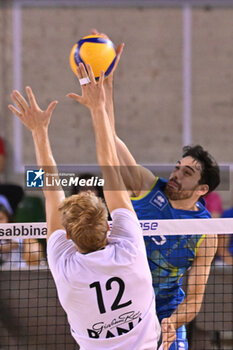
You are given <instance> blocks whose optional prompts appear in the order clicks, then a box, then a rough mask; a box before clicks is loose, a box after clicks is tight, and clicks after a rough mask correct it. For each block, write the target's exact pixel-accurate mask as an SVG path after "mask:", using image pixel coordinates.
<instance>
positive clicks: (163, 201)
mask: <svg viewBox="0 0 233 350" xmlns="http://www.w3.org/2000/svg"><path fill="white" fill-rule="evenodd" d="M150 203H151V204H152V205H153V206H155V207H156V208H158V209H160V210H163V209H164V207H165V206H166V205H167V203H168V202H167V198H166V197H165V196H164V194H163V193H162V192H161V191H157V192H156V193H155V194H154V196H153V197H152V198H151V200H150Z"/></svg>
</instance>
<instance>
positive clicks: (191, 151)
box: [182, 145, 220, 193]
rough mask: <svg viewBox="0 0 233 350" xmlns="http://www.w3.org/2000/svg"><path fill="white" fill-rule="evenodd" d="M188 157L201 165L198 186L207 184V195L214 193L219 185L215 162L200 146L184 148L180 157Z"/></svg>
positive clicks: (218, 173)
mask: <svg viewBox="0 0 233 350" xmlns="http://www.w3.org/2000/svg"><path fill="white" fill-rule="evenodd" d="M189 156H190V157H192V158H193V159H195V160H197V161H198V162H199V163H200V164H201V167H202V170H201V178H200V180H199V184H200V185H202V184H207V185H208V186H209V191H208V193H209V192H212V191H214V190H215V188H216V187H217V186H218V185H219V184H220V169H219V166H218V164H217V162H216V160H215V159H214V158H213V157H212V156H211V155H210V154H209V153H208V152H207V151H205V150H204V149H203V147H202V146H200V145H195V146H185V147H184V148H183V156H182V157H183V158H184V157H189Z"/></svg>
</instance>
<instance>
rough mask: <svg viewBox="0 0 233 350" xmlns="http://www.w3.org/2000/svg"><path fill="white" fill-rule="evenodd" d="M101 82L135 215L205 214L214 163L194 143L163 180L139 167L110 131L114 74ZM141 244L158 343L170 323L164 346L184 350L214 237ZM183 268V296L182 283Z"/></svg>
mask: <svg viewBox="0 0 233 350" xmlns="http://www.w3.org/2000/svg"><path fill="white" fill-rule="evenodd" d="M93 33H96V31H94V32H93ZM122 50H123V44H122V45H120V46H119V47H118V59H117V63H118V61H119V58H120V54H121V52H122ZM117 63H116V65H117ZM104 86H105V94H106V101H107V102H106V111H107V113H108V116H109V118H110V122H111V126H112V130H113V132H114V135H115V143H116V146H117V152H118V157H119V160H120V164H121V165H122V166H123V167H122V175H123V178H124V182H125V185H126V187H127V189H128V190H129V192H130V195H131V197H132V203H133V206H134V209H135V211H136V213H137V215H138V218H139V219H143V220H146V219H186V218H189V219H192V218H209V217H210V214H209V212H208V211H207V210H206V209H205V205H204V201H203V200H202V197H203V196H204V195H205V194H207V193H209V192H211V191H213V190H214V189H215V188H216V187H217V186H218V184H219V182H220V176H219V167H218V165H217V163H216V162H215V161H214V159H213V158H212V157H211V156H210V155H209V154H208V152H206V151H205V150H204V149H203V148H202V147H201V146H199V145H198V146H194V147H186V148H184V153H183V156H182V158H181V159H180V160H179V161H177V163H176V165H175V167H174V170H173V171H172V173H171V175H170V177H169V179H168V181H167V180H165V179H162V178H157V177H156V176H155V175H154V174H152V173H151V172H150V171H149V170H148V169H146V168H144V167H141V166H138V165H137V163H136V161H135V159H134V158H133V156H132V155H131V153H130V152H129V150H128V148H127V147H126V145H125V144H124V143H123V142H122V141H121V140H120V138H119V137H118V136H117V134H116V131H115V122H114V106H113V73H111V74H110V75H109V76H108V77H107V78H106V79H105V81H104ZM145 244H146V249H147V256H148V262H149V265H150V269H151V273H152V278H153V286H154V291H155V294H156V312H157V314H158V317H159V319H160V321H161V325H162V330H163V332H164V334H163V342H164V343H167V344H169V343H170V342H169V339H170V340H171V337H172V335H171V336H170V335H169V332H168V334H165V332H166V329H167V325H169V324H172V325H173V327H174V328H175V329H176V333H177V337H176V340H175V342H173V343H172V345H171V346H170V347H169V350H186V349H188V342H187V339H186V330H185V326H184V325H185V324H187V323H188V322H190V321H191V320H193V319H194V317H195V316H196V315H197V313H198V312H199V310H200V307H201V303H202V299H203V295H204V291H205V285H206V282H207V280H208V276H209V272H210V266H211V262H212V260H213V257H214V255H215V252H216V248H217V239H216V237H215V236H214V235H213V236H212V235H208V236H206V237H205V236H203V235H202V234H201V232H200V235H193V236H185V235H184V236H169V235H168V236H164V237H161V238H160V237H156V236H154V237H147V238H145ZM187 270H189V275H188V283H187V292H186V296H185V294H184V292H183V290H182V288H181V284H182V276H183V274H184V273H185V272H186V271H187ZM169 337H170V338H169ZM169 345H170V344H169ZM165 347H166V348H167V345H166V346H165Z"/></svg>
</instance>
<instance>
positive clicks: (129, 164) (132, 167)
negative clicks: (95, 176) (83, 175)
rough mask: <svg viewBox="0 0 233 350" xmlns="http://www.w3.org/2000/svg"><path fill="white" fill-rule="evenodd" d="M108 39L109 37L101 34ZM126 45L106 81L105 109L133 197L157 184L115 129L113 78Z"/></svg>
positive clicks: (118, 50) (125, 178)
mask: <svg viewBox="0 0 233 350" xmlns="http://www.w3.org/2000/svg"><path fill="white" fill-rule="evenodd" d="M92 34H99V33H98V31H97V30H96V29H92ZM101 35H104V36H106V37H107V35H105V34H103V33H101ZM123 48H124V44H123V43H122V44H120V45H119V46H118V47H117V59H116V62H115V66H114V69H113V70H112V72H111V73H110V74H109V75H108V76H107V77H106V79H104V90H105V96H106V98H105V108H106V112H107V114H108V117H109V121H110V126H111V129H112V132H113V136H114V140H115V144H116V150H117V155H118V159H119V163H120V167H121V175H122V177H123V180H124V183H125V186H126V188H127V190H129V192H130V195H131V196H139V195H141V194H142V192H143V189H146V190H149V189H150V188H151V186H152V185H153V183H154V182H155V176H154V174H152V173H151V171H149V170H148V169H146V168H145V167H142V166H140V165H139V164H137V162H136V160H135V159H134V157H133V155H132V154H131V152H130V150H129V149H128V147H127V146H126V144H125V143H124V142H123V141H122V140H121V139H120V138H119V137H118V135H117V133H116V128H115V116H114V99H113V76H114V72H115V70H116V68H117V65H118V63H119V61H120V57H121V54H122V52H123Z"/></svg>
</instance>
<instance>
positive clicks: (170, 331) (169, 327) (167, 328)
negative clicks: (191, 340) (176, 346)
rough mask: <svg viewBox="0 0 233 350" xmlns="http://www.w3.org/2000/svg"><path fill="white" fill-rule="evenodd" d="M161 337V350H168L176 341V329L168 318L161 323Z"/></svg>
mask: <svg viewBox="0 0 233 350" xmlns="http://www.w3.org/2000/svg"><path fill="white" fill-rule="evenodd" d="M161 329H162V336H163V350H169V348H170V346H171V344H172V343H173V342H174V341H175V340H176V329H175V327H174V324H173V323H172V322H171V320H170V318H164V319H163V320H162V322H161Z"/></svg>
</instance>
